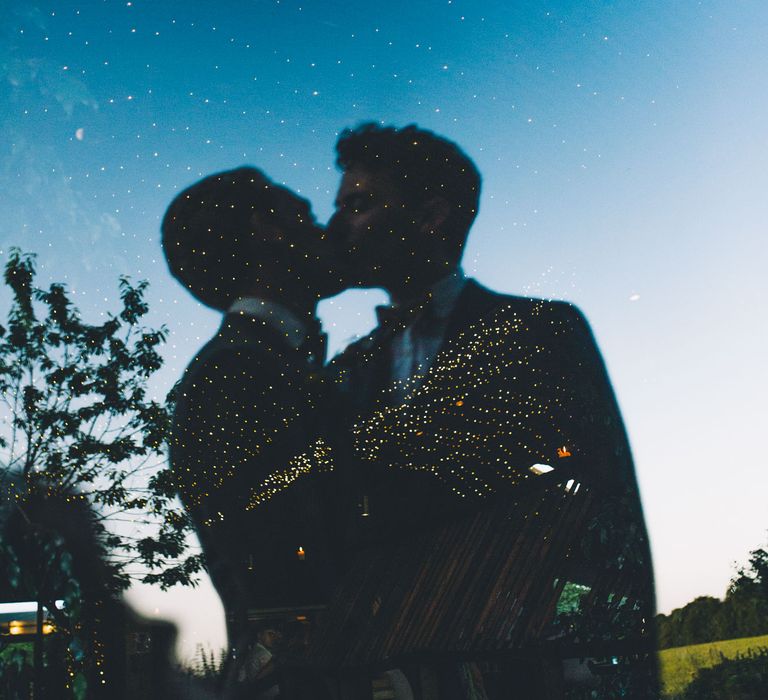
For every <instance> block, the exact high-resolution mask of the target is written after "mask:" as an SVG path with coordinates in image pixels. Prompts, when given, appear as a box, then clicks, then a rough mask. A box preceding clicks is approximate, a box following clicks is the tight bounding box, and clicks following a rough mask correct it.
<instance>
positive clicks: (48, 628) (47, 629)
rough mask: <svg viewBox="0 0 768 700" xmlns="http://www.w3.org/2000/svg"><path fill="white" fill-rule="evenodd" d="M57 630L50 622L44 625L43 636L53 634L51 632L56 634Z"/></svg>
mask: <svg viewBox="0 0 768 700" xmlns="http://www.w3.org/2000/svg"><path fill="white" fill-rule="evenodd" d="M55 630H56V628H55V627H54V626H53V625H52V624H51V623H50V622H46V623H45V624H43V634H51V632H54V631H55Z"/></svg>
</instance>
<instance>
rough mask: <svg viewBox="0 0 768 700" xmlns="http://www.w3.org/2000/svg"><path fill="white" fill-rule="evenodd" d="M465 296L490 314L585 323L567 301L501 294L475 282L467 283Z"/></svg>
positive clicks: (579, 311) (581, 316) (574, 306)
mask: <svg viewBox="0 0 768 700" xmlns="http://www.w3.org/2000/svg"><path fill="white" fill-rule="evenodd" d="M466 294H468V295H471V296H470V297H469V298H470V299H472V298H473V297H474V298H475V299H477V300H478V301H480V304H479V306H482V307H483V308H484V309H486V310H488V311H489V312H490V313H498V312H500V311H503V310H505V309H508V310H509V311H510V312H511V313H517V314H521V315H524V316H527V317H531V316H544V317H549V318H558V319H560V320H564V321H565V320H567V321H571V322H580V323H585V322H586V321H585V318H584V314H583V313H582V312H581V310H580V309H579V308H578V307H577V306H576V305H575V304H573V303H571V302H569V301H561V300H557V299H542V298H537V297H527V296H518V295H515V294H503V293H501V292H495V291H493V290H491V289H488V288H486V287H484V286H482V285H481V284H479V283H478V282H476V281H475V280H469V281H468V282H467V289H466Z"/></svg>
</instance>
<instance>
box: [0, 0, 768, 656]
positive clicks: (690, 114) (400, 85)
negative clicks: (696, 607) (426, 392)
mask: <svg viewBox="0 0 768 700" xmlns="http://www.w3.org/2000/svg"><path fill="white" fill-rule="evenodd" d="M0 9H1V10H2V16H3V19H2V21H0V124H2V133H3V138H2V140H0V191H2V192H3V196H2V197H1V198H0V221H2V225H0V249H1V250H2V257H3V258H5V255H6V254H7V250H8V247H9V246H11V245H19V246H22V247H23V248H24V249H25V250H28V251H33V252H37V253H38V254H39V263H40V265H39V267H40V279H41V281H44V282H50V281H66V282H67V283H68V284H69V286H70V288H71V289H72V290H74V291H75V292H76V298H77V301H78V303H79V305H80V307H81V309H82V310H83V312H84V315H85V316H86V318H90V319H92V320H94V321H95V320H97V319H98V316H99V314H100V313H103V312H104V311H105V310H110V309H115V308H116V306H117V298H116V297H117V294H116V290H117V277H118V276H119V275H121V274H128V275H131V276H132V277H133V278H134V279H142V278H146V279H148V280H149V281H150V283H151V285H152V287H151V292H150V303H151V306H152V309H153V311H152V318H151V322H152V323H155V324H158V323H165V324H167V325H168V327H169V329H170V332H171V337H170V341H169V344H168V346H167V347H166V348H165V357H166V367H165V368H164V369H163V371H162V372H161V373H160V374H159V375H158V377H157V379H156V380H155V387H154V388H155V391H156V392H157V395H158V396H161V395H164V393H165V392H166V391H167V389H168V388H170V386H171V384H172V383H173V382H174V381H175V380H176V379H177V378H178V376H179V375H180V374H181V372H182V371H183V369H184V367H185V365H186V363H187V362H188V361H189V359H190V358H191V357H192V355H193V354H194V353H195V351H196V350H197V349H198V348H199V346H200V345H202V343H203V342H204V341H205V340H207V338H208V337H209V336H210V335H211V334H212V333H213V332H214V331H215V329H216V327H217V325H218V321H219V319H218V317H217V315H216V314H215V313H213V312H211V311H210V310H208V309H205V308H202V307H201V306H199V305H198V304H196V303H195V302H193V300H192V299H191V298H190V297H188V296H187V295H186V293H185V292H184V290H183V289H182V288H181V287H179V286H178V285H177V284H176V283H175V282H174V281H173V280H172V279H171V278H170V276H169V275H168V273H167V270H166V267H165V264H164V262H163V258H162V253H161V250H160V246H159V241H158V228H159V222H160V218H161V217H162V214H163V212H164V210H165V208H166V206H167V205H168V203H169V202H170V200H171V199H172V198H173V196H174V195H175V193H177V192H178V191H179V190H180V189H182V188H183V187H185V186H187V185H188V184H191V183H192V182H193V181H195V180H196V179H198V178H200V177H202V176H204V175H206V174H209V173H211V172H214V171H217V170H222V169H225V168H230V167H234V166H237V165H240V164H244V163H249V164H253V165H256V166H258V167H261V168H263V169H264V170H265V171H266V172H267V173H269V174H270V175H271V176H272V177H273V178H274V179H276V180H278V181H280V182H283V183H285V184H286V185H288V186H290V187H292V188H294V189H295V190H297V191H299V192H301V193H302V194H303V195H304V196H306V197H308V198H309V199H310V200H311V201H312V203H313V205H314V208H315V212H316V214H317V216H318V218H319V220H321V221H325V220H326V219H327V218H328V216H329V215H330V212H331V210H332V202H333V197H334V193H335V188H336V186H337V184H338V179H339V177H338V173H337V172H336V170H335V168H334V167H333V145H334V142H335V139H336V136H337V133H338V131H339V130H340V129H341V128H343V127H345V126H350V125H354V124H356V123H357V122H359V121H362V120H370V119H373V120H381V121H383V122H385V123H393V124H396V125H405V124H407V123H411V122H416V123H418V124H419V125H421V126H423V127H426V128H430V129H433V130H435V131H437V132H438V133H441V134H444V135H446V136H448V137H450V138H452V139H454V140H456V141H457V142H458V143H459V144H461V145H462V146H463V147H464V148H465V149H466V151H467V152H468V153H469V154H470V155H471V156H472V157H473V158H474V160H475V161H476V162H477V164H478V166H479V168H480V170H481V172H482V173H483V175H484V188H483V196H482V200H481V207H480V216H479V218H478V220H477V222H476V224H475V227H474V229H473V232H472V234H471V237H470V242H469V246H468V249H467V252H466V255H465V258H464V267H465V269H466V271H467V272H468V274H470V275H473V276H475V277H477V278H478V279H479V280H480V281H481V282H483V283H484V284H486V285H488V286H490V287H493V288H495V289H498V290H500V291H504V292H511V293H519V294H531V295H536V296H544V297H553V298H565V299H569V300H571V301H574V302H575V303H577V304H578V305H579V306H580V307H581V308H582V309H583V310H584V312H585V313H586V315H587V317H588V318H589V319H590V322H591V323H592V327H593V330H594V332H595V335H596V337H597V339H598V342H599V344H600V346H601V348H602V351H603V354H604V355H605V359H606V362H607V364H608V368H609V371H610V373H611V376H612V379H613V382H614V385H615V389H616V392H617V395H618V398H619V402H620V404H621V407H622V411H623V414H624V418H625V421H626V424H627V428H628V431H629V434H630V438H631V442H632V447H633V450H634V454H635V459H636V465H637V471H638V477H639V481H640V484H641V489H642V494H643V500H644V503H645V509H646V518H647V521H648V525H649V529H650V533H651V537H652V545H653V552H654V557H655V566H656V576H657V584H658V598H659V608H660V610H662V611H669V610H671V609H672V608H674V607H679V606H681V605H683V604H685V603H686V602H688V601H689V600H691V599H692V598H693V597H695V596H697V595H703V594H710V595H716V596H722V595H723V594H724V592H725V588H726V585H727V583H728V580H729V579H730V577H731V576H732V574H733V572H734V566H733V563H734V562H736V561H738V562H745V561H746V558H747V555H748V552H749V550H750V549H754V548H755V547H757V546H760V545H762V544H764V543H765V541H766V539H768V534H767V532H766V531H767V530H768V506H767V505H766V503H767V502H768V499H767V498H766V493H768V477H767V476H766V471H767V467H768V458H766V455H767V454H768V448H766V446H765V444H764V441H765V432H766V431H765V426H766V425H768V409H766V396H767V395H768V382H767V381H766V371H765V355H766V350H765V348H766V345H767V342H766V341H768V333H767V332H766V311H765V310H766V305H767V304H768V282H766V271H765V268H766V263H767V262H768V256H767V255H766V247H767V246H766V243H765V222H766V220H768V211H767V210H768V196H767V195H766V192H768V172H767V169H768V157H767V156H768V126H767V125H768V92H767V91H766V90H765V76H766V75H767V74H768V44H766V41H765V36H766V33H767V31H768V5H766V4H765V2H764V1H763V0H754V1H749V0H740V1H738V2H733V0H710V1H708V0H701V1H700V2H696V1H694V0H679V1H678V2H669V3H661V2H656V1H655V0H654V1H648V0H639V1H638V0H616V1H614V2H597V1H587V0H579V1H576V0H573V1H571V2H565V1H558V2H555V1H552V2H547V1H546V0H525V1H522V0H521V1H514V2H513V1H512V0H505V1H503V2H502V1H498V2H489V1H487V0H474V1H471V2H470V1H469V0H467V1H464V0H439V1H438V0H421V1H416V2H414V1H413V0H410V1H408V2H403V1H401V0H390V1H389V2H387V3H380V4H379V6H370V5H369V4H368V3H362V2H357V3H353V2H340V1H339V0H322V1H321V0H307V1H301V0H269V1H267V0H264V1H260V0H251V1H250V2H246V1H245V0H241V1H227V2H219V3H211V2H202V1H200V0H197V1H192V0H187V1H186V2H177V1H175V0H164V1H163V2H149V1H143V0H135V1H131V2H126V1H122V2H116V1H115V2H113V1H111V0H103V1H99V0H87V1H85V2H81V3H77V2H48V3H43V4H28V3H26V2H25V3H22V2H13V1H11V2H9V1H8V0H0ZM383 299H384V297H383V295H382V294H381V293H380V292H367V293H366V292H354V293H348V294H346V295H343V296H342V297H339V298H337V299H336V300H333V301H329V302H325V303H324V304H323V305H322V307H321V311H322V314H321V315H322V318H323V321H324V323H325V324H326V326H327V327H328V329H329V330H330V332H331V342H332V345H333V347H334V348H336V349H338V348H340V347H343V346H344V344H345V343H346V342H347V341H348V340H349V339H351V338H353V337H354V336H355V335H356V334H359V333H363V332H366V331H367V330H368V329H369V328H370V327H371V326H372V324H373V313H372V308H373V306H374V305H375V304H376V303H380V302H381V301H382V300H383ZM0 302H2V306H1V307H0V308H5V307H6V304H7V294H6V293H5V290H3V291H2V292H0ZM130 597H131V600H132V602H134V604H135V605H137V606H138V607H139V608H140V609H142V610H143V611H145V612H148V613H153V612H154V611H155V610H157V611H158V614H159V615H160V616H161V617H171V618H173V619H175V620H177V621H179V623H180V624H181V625H182V648H183V653H184V654H185V655H186V654H189V653H191V651H192V650H194V647H195V644H196V643H197V642H203V643H207V644H211V645H214V646H218V645H220V644H223V622H222V619H221V610H220V606H218V603H217V602H216V600H215V597H214V595H213V593H212V592H211V589H210V587H209V586H207V585H203V586H201V587H200V588H199V589H197V590H195V591H191V592H190V591H178V590H177V591H174V592H173V593H172V594H171V595H167V596H161V595H158V594H157V593H155V592H152V591H147V590H143V589H140V590H137V591H134V592H132V594H131V596H130Z"/></svg>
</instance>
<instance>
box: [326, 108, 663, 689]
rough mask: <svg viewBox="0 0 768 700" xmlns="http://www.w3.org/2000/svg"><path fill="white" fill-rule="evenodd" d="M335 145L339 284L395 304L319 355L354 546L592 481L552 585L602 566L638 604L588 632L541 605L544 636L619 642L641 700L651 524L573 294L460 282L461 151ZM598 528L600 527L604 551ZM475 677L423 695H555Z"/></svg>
mask: <svg viewBox="0 0 768 700" xmlns="http://www.w3.org/2000/svg"><path fill="white" fill-rule="evenodd" d="M336 148H337V156H338V158H337V165H338V166H339V167H340V169H341V170H342V180H341V185H340V187H339V191H338V195H337V198H336V212H335V213H334V215H333V217H332V218H331V220H330V222H329V224H328V236H329V238H330V239H331V241H332V242H333V243H334V244H335V245H336V247H337V250H338V251H339V255H340V256H341V257H343V258H344V259H345V262H346V267H347V269H348V270H349V271H351V272H350V274H351V275H352V277H351V278H350V279H349V280H348V284H349V285H350V286H359V287H381V288H383V289H385V290H386V291H387V292H388V293H389V294H390V297H391V302H392V303H391V305H390V306H388V307H383V308H380V309H379V316H380V323H379V326H378V327H377V328H376V329H374V331H373V332H372V333H371V334H370V335H368V336H367V337H365V338H363V339H361V340H359V341H357V342H356V343H353V344H352V345H351V346H350V347H349V348H347V350H345V351H344V352H343V353H342V354H341V355H340V356H338V357H337V358H335V359H334V361H333V363H332V365H331V371H332V373H333V374H334V375H335V377H336V379H337V383H338V386H339V387H340V388H341V391H342V393H343V395H344V396H345V405H344V408H343V409H342V410H343V411H344V412H345V417H344V421H345V422H346V423H347V424H348V425H351V426H353V428H352V432H353V435H354V440H353V443H352V444H351V446H350V447H349V454H348V455H347V459H346V462H347V474H348V478H349V481H350V484H351V486H350V489H351V490H352V491H353V492H355V493H356V494H357V498H356V499H355V502H356V503H357V505H358V509H357V511H356V512H355V513H351V514H350V516H349V517H350V522H352V523H354V525H352V526H350V527H349V532H350V533H351V535H350V537H349V538H348V542H347V547H348V550H349V551H350V552H352V553H355V552H362V551H372V550H375V549H376V548H377V547H381V546H382V544H384V543H387V542H392V541H401V542H407V541H408V539H409V537H412V536H413V535H414V534H416V533H418V532H422V531H424V530H425V529H427V528H433V527H436V526H437V527H439V526H441V525H445V524H449V523H451V522H454V521H456V520H457V519H459V518H461V517H462V516H463V515H464V514H466V513H467V512H471V511H472V510H473V509H477V508H481V507H483V504H484V503H487V502H488V500H489V499H492V498H494V497H497V496H499V495H501V496H504V495H505V494H509V496H510V497H512V496H514V495H515V494H517V493H520V489H521V488H522V487H523V486H524V485H525V484H530V483H532V480H534V479H536V478H540V477H538V476H537V475H538V474H542V473H543V472H549V471H552V469H553V467H554V471H555V473H556V474H562V482H563V483H565V482H566V481H568V480H569V479H574V480H576V481H578V482H579V483H583V484H584V486H585V487H588V488H590V489H595V490H598V489H599V493H600V498H601V499H602V502H604V503H605V504H606V506H605V507H604V508H603V509H602V510H601V512H600V513H599V514H598V515H597V516H595V518H594V519H593V521H590V523H591V524H590V525H588V526H585V528H584V530H585V531H584V533H582V535H580V540H579V541H578V543H575V544H571V545H569V547H570V549H569V554H568V555H567V559H568V560H567V561H565V559H564V560H563V564H562V567H561V568H562V570H563V572H565V573H564V574H563V575H562V576H560V577H559V578H556V579H555V580H554V583H553V585H556V586H563V585H564V583H565V582H564V580H563V576H565V575H566V574H567V575H568V576H569V577H570V579H569V581H570V583H572V584H574V585H581V584H582V583H583V584H585V585H584V586H583V587H582V588H580V589H578V590H588V589H590V586H595V587H597V585H598V583H599V582H600V581H604V580H605V579H606V577H610V576H612V575H613V574H608V573H606V571H608V570H610V571H611V572H613V571H614V570H616V571H619V570H621V571H620V573H619V574H617V576H618V579H621V580H622V581H624V579H626V578H627V576H629V577H630V578H634V579H635V580H634V582H633V584H632V586H634V588H633V590H632V592H631V594H630V595H629V597H630V598H632V601H633V602H632V603H631V605H628V606H625V610H624V611H622V612H620V613H619V614H617V615H616V616H615V620H619V619H620V622H619V623H617V622H615V621H614V622H604V623H602V626H601V624H598V623H597V621H594V625H593V628H594V629H593V628H590V625H589V624H588V623H589V621H586V622H584V621H582V622H578V623H576V622H573V620H572V619H571V622H570V623H569V624H571V627H569V628H568V629H567V632H564V631H563V629H564V627H563V625H565V623H563V622H562V621H561V620H560V618H557V619H554V611H551V615H550V617H552V618H553V621H552V624H553V625H554V624H555V623H556V622H557V623H558V624H560V627H559V628H557V629H558V630H559V631H555V629H556V625H555V627H552V626H550V627H548V628H547V629H549V632H548V634H549V635H550V636H552V635H554V636H558V637H564V636H566V637H568V635H569V634H570V637H568V638H569V639H572V638H579V634H580V635H581V637H580V639H581V641H582V642H583V641H584V640H585V639H586V638H587V637H588V635H587V629H588V628H589V629H590V631H589V635H591V636H589V639H592V640H597V639H600V641H601V642H602V647H601V649H602V651H601V653H600V654H599V655H600V656H605V655H613V656H616V657H617V658H618V656H619V654H620V652H619V650H620V649H625V650H629V651H627V653H626V654H624V657H626V658H629V657H630V656H632V654H639V655H641V656H643V655H644V654H645V655H646V656H645V657H644V658H643V660H642V661H640V662H637V663H634V662H632V663H630V662H627V664H626V665H625V666H622V669H624V668H626V669H628V671H627V673H626V674H625V676H626V682H625V685H626V687H627V692H629V694H631V695H632V697H652V696H653V693H654V692H655V678H654V673H655V668H654V665H653V662H652V661H651V660H649V658H650V657H648V656H647V652H648V648H649V646H650V645H651V644H652V629H651V625H652V622H651V616H652V615H653V612H654V601H653V577H652V570H651V564H650V556H649V551H648V544H647V538H646V535H645V526H644V522H643V517H642V510H641V507H640V501H639V495H638V489H637V484H636V480H635V475H634V468H633V465H632V460H631V455H630V451H629V446H628V442H627V438H626V434H625V432H624V428H623V424H622V421H621V417H620V414H619V410H618V406H617V404H616V401H615V398H614V395H613V392H612V389H611V386H610V382H609V380H608V377H607V374H606V371H605V367H604V364H603V361H602V359H601V357H600V354H599V351H598V349H597V347H596V345H595V342H594V339H593V337H592V334H591V332H590V330H589V327H588V325H587V323H586V321H585V320H584V317H583V316H582V315H581V313H580V312H579V311H578V310H577V309H576V308H575V307H574V306H572V305H570V304H567V303H564V302H553V301H545V300H540V299H529V298H524V297H516V296H509V295H502V294H498V293H496V292H492V291H490V290H488V289H485V288H484V287H482V286H481V285H479V284H478V283H477V282H475V281H474V280H471V279H468V278H466V277H465V276H464V274H463V272H462V270H461V267H460V265H459V262H460V259H461V254H462V251H463V248H464V244H465V241H466V237H467V234H468V232H469V228H470V226H471V224H472V222H473V220H474V218H475V215H476V213H477V208H478V201H479V194H480V175H479V173H478V171H477V168H476V167H475V166H474V164H473V163H472V161H471V160H470V159H469V158H468V156H467V155H466V154H465V153H463V152H462V151H461V149H459V147H458V146H456V144H454V143H452V142H450V141H448V140H447V139H444V138H442V137H440V136H437V135H435V134H434V133H432V132H430V131H426V130H423V129H419V128H418V127H416V126H414V125H411V126H408V127H405V128H403V129H397V128H394V127H381V126H378V125H376V124H372V123H371V124H363V125H361V126H359V127H357V128H356V129H354V130H349V129H348V130H346V131H344V132H343V133H342V134H341V136H340V138H339V140H338V142H337V147H336ZM543 482H544V480H543V479H542V483H543ZM533 483H535V482H533ZM609 503H610V504H612V505H611V506H610V507H609V506H608V505H607V504H609ZM616 504H621V507H615V506H616ZM617 512H618V515H617ZM596 530H599V531H600V532H601V533H602V534H603V535H604V538H603V540H601V542H600V543H598V544H595V543H594V542H593V541H592V540H593V539H594V538H593V537H592V535H594V531H596ZM606 532H607V534H606ZM561 534H562V536H564V537H567V536H570V535H571V533H567V532H563V533H561ZM606 543H609V544H606ZM350 556H351V557H352V558H353V556H354V555H353V554H351V555H350ZM496 556H499V555H498V554H497V555H496ZM501 556H502V557H503V556H506V553H501ZM627 561H630V562H631V565H630V564H625V562H627ZM604 570H605V571H604ZM630 570H631V574H628V572H629V571H630ZM425 575H426V574H425ZM532 575H533V576H534V581H535V576H536V572H534V573H533V574H532ZM622 577H623V578H622ZM618 579H617V580H618ZM436 585H438V584H436ZM542 585H543V582H542ZM611 585H612V586H613V585H614V584H611ZM622 585H623V584H622ZM617 590H618V589H617ZM614 592H617V591H614ZM608 597H610V596H608ZM623 597H624V598H627V596H623ZM381 604H382V603H380V605H381ZM459 604H461V602H460V601H459ZM383 605H386V601H384V602H383ZM489 605H490V603H489ZM606 605H609V603H606ZM630 607H631V608H632V612H631V614H630V613H629V612H626V611H627V610H629V608H630ZM566 627H567V626H566ZM574 630H575V631H574ZM628 640H629V643H627V641H628ZM545 641H546V640H545V639H543V638H539V639H536V640H534V642H535V643H536V644H537V645H538V644H543V643H544V642H545ZM633 644H634V645H635V646H634V647H633V646H632V645H633ZM585 648H588V647H586V646H584V647H582V649H585ZM589 648H593V647H589ZM594 648H596V647H594ZM426 651H428V650H426ZM574 655H575V656H579V655H582V656H583V655H588V656H589V655H594V656H598V654H597V652H595V653H594V654H592V653H589V654H582V653H581V652H575V653H574ZM624 657H623V658H624ZM598 666H599V664H598ZM598 666H596V667H595V668H597V667H598ZM558 669H559V667H558ZM609 670H610V669H609ZM471 671H472V672H471V673H470V672H469V671H468V670H467V668H464V669H463V670H460V672H459V673H458V675H457V674H456V673H454V672H453V671H451V670H450V668H448V669H447V670H446V668H443V669H442V671H441V672H440V673H439V674H438V675H439V676H440V679H439V681H437V685H438V686H439V689H438V690H435V689H434V688H433V689H432V690H425V691H424V695H425V696H426V695H427V694H428V693H429V692H437V693H438V694H439V697H441V698H442V697H446V698H447V697H482V693H488V694H489V695H490V696H491V697H492V698H496V697H507V694H508V692H509V691H510V690H511V689H514V688H517V689H518V690H521V689H522V688H523V687H527V688H528V690H527V691H523V695H525V692H530V693H531V695H530V697H555V696H556V695H557V693H558V692H560V691H559V690H555V691H547V690H544V689H543V688H544V685H546V683H545V679H543V678H541V679H534V680H533V681H530V679H528V681H526V677H525V676H524V675H521V674H520V673H519V671H516V672H515V673H506V675H505V671H504V669H499V670H497V672H496V673H490V674H486V681H485V685H486V687H485V688H481V687H480V686H481V685H483V681H482V680H479V676H480V675H481V674H478V673H477V672H476V671H477V668H473V669H471ZM557 673H561V674H562V675H563V678H562V679H561V680H562V684H560V685H559V684H558V683H559V681H557V679H555V687H558V688H560V687H568V684H569V683H570V682H571V680H570V679H569V677H568V676H569V672H564V671H558V672H557ZM557 673H555V674H553V675H557ZM422 675H423V674H422ZM529 675H531V674H529ZM542 675H544V674H542ZM571 675H575V674H571ZM582 675H583V674H582ZM587 675H590V674H589V672H587ZM458 676H461V677H462V678H463V679H464V680H462V681H461V682H460V681H459V680H458ZM595 678H596V677H594V676H593V677H592V679H591V681H594V682H597V680H595ZM473 679H474V680H473ZM529 681H530V683H531V685H530V686H524V683H525V682H529ZM547 682H548V681H547ZM622 682H623V681H622ZM468 683H469V684H470V685H471V684H472V683H475V687H473V688H470V687H468V686H467V684H468ZM494 683H495V688H493V687H492V686H493V685H494ZM416 684H417V683H416ZM460 685H461V686H462V687H463V691H462V690H459V689H458V688H459V686H460ZM641 687H642V689H641ZM462 693H463V694H462ZM473 693H474V694H473ZM505 693H506V694H505ZM547 693H550V694H547ZM552 693H554V694H552Z"/></svg>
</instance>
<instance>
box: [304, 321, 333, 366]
mask: <svg viewBox="0 0 768 700" xmlns="http://www.w3.org/2000/svg"><path fill="white" fill-rule="evenodd" d="M327 343H328V336H327V335H326V334H325V333H323V331H322V327H321V325H320V321H318V320H317V319H313V320H312V322H311V323H310V324H309V326H308V328H307V335H306V337H305V338H304V342H302V344H301V345H300V346H299V352H300V353H301V355H302V356H304V357H306V358H307V362H308V363H309V364H310V365H311V366H312V367H318V368H319V367H322V366H323V364H324V363H325V352H326V345H327Z"/></svg>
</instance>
